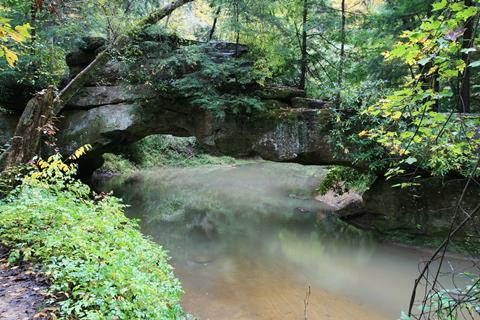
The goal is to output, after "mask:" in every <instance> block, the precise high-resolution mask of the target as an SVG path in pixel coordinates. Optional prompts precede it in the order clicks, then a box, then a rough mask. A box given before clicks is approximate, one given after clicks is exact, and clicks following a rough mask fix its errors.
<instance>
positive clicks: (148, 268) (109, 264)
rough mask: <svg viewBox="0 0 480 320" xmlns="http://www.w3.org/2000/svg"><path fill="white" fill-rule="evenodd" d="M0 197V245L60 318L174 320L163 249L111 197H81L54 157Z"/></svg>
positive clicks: (177, 291)
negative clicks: (36, 282) (42, 280)
mask: <svg viewBox="0 0 480 320" xmlns="http://www.w3.org/2000/svg"><path fill="white" fill-rule="evenodd" d="M38 163H39V167H40V168H41V169H40V170H39V171H38V172H33V173H32V174H30V175H29V176H27V177H26V178H25V179H24V181H23V184H22V185H21V186H19V187H18V188H17V189H16V190H15V191H13V192H12V193H11V194H10V195H9V196H8V197H7V198H6V199H5V200H3V201H2V202H0V212H1V214H0V239H1V240H0V243H1V245H2V246H4V247H6V248H7V249H8V250H9V251H10V259H9V261H10V262H11V263H13V262H17V261H29V262H32V263H33V264H34V265H36V266H37V267H38V268H39V271H40V272H41V273H42V274H44V275H45V276H46V277H47V278H48V279H49V282H50V289H49V290H50V293H51V294H52V297H55V298H54V299H52V301H51V302H52V303H54V304H55V305H56V306H57V307H58V309H57V310H56V314H57V316H58V317H59V318H60V319H92V320H93V319H179V318H181V317H182V315H183V311H182V308H181V306H180V304H179V302H180V298H181V295H182V289H181V287H180V283H179V281H178V280H177V279H176V278H175V277H174V275H173V272H172V268H171V267H170V265H169V264H168V257H167V254H166V253H165V251H164V250H163V249H162V248H161V247H160V246H159V245H157V244H155V243H153V242H151V241H150V240H148V239H146V238H145V237H144V236H143V235H142V234H141V233H140V231H139V229H138V226H137V224H136V223H135V222H133V221H131V220H129V219H128V218H126V217H125V215H124V205H123V204H122V203H121V202H120V200H118V199H116V198H113V197H105V198H103V199H97V201H94V200H91V199H89V197H88V195H89V193H90V190H89V188H88V187H87V186H85V185H83V184H82V183H81V182H79V181H77V180H74V179H73V178H72V177H73V176H72V174H73V173H74V172H75V168H74V167H72V166H68V165H65V164H64V163H63V162H62V160H61V159H60V158H59V157H53V158H50V159H49V161H39V162H38Z"/></svg>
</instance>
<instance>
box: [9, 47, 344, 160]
mask: <svg viewBox="0 0 480 320" xmlns="http://www.w3.org/2000/svg"><path fill="white" fill-rule="evenodd" d="M102 44H103V42H102V41H101V40H99V39H93V40H92V39H90V40H89V41H88V42H87V43H86V44H84V45H83V46H82V47H81V49H79V51H78V52H74V53H72V54H70V55H69V56H68V57H67V64H68V65H69V67H70V70H71V73H72V75H74V74H75V73H78V72H79V70H81V69H82V68H83V67H85V66H86V65H88V63H89V62H91V61H92V60H93V59H94V58H95V54H96V53H97V52H98V51H99V50H100V48H101V46H102ZM211 46H212V48H213V50H212V53H213V54H214V55H216V56H219V57H223V58H229V57H230V56H232V55H235V54H236V53H237V52H238V51H239V50H238V48H236V49H232V45H229V44H225V43H214V44H212V45H211ZM154 48H155V47H154ZM155 50H157V49H154V50H153V51H152V50H150V52H148V53H147V54H146V57H147V58H146V59H151V58H152V57H155V55H156V51H155ZM244 50H245V48H243V47H242V48H241V51H244ZM118 68H119V67H118V63H116V62H111V63H109V64H108V65H107V66H106V67H105V68H103V69H102V70H99V71H98V72H97V74H96V75H95V77H94V78H93V80H92V81H90V83H89V84H88V85H87V86H85V87H84V88H83V89H82V90H81V91H80V92H79V93H78V94H77V96H76V97H74V98H73V99H72V100H71V101H70V102H69V103H68V105H67V107H66V108H65V110H64V111H63V112H62V114H61V117H60V120H59V123H58V127H59V129H60V131H59V134H58V137H57V138H58V141H57V145H58V146H59V148H60V149H61V151H62V152H63V153H65V154H69V153H71V152H72V151H74V150H75V149H77V148H78V147H80V146H82V145H85V144H90V145H92V146H93V150H92V151H91V152H90V153H89V155H88V159H86V160H84V161H87V162H88V164H89V165H88V167H90V168H97V167H99V166H100V165H101V163H102V161H103V160H102V157H101V155H102V154H103V153H106V152H112V153H116V152H119V151H120V150H121V149H122V147H124V146H125V145H128V144H130V143H133V142H136V141H138V140H140V139H142V138H144V137H146V136H149V135H153V134H171V135H175V136H194V137H196V138H197V140H198V141H199V143H200V144H201V145H202V146H203V147H205V148H206V149H207V150H209V151H211V152H215V153H219V154H224V155H230V156H234V157H254V156H259V157H261V158H263V159H266V160H272V161H280V162H297V163H301V164H320V165H327V164H349V161H348V159H342V158H339V157H336V156H335V155H334V153H333V151H332V149H331V148H330V146H329V143H328V141H327V136H326V130H325V128H324V127H323V126H322V123H326V122H327V121H326V117H329V116H330V115H331V112H330V111H329V110H328V108H326V107H325V106H326V105H327V103H326V102H325V101H321V100H313V99H308V98H306V97H305V92H303V91H302V90H298V89H295V88H290V87H284V86H272V87H269V88H263V89H262V91H261V93H260V94H258V95H259V96H260V97H261V100H262V102H263V103H264V105H265V106H266V111H265V112H256V113H245V112H241V113H237V114H234V113H231V112H228V111H227V112H226V113H225V114H224V116H222V117H218V116H216V115H215V114H214V113H213V112H211V111H208V109H207V108H202V107H199V106H195V105H193V104H192V103H190V101H189V100H188V99H183V98H174V99H172V98H168V97H163V96H161V95H159V94H157V93H155V92H153V91H152V90H150V89H148V87H147V86H145V85H139V84H132V83H129V82H127V81H125V80H124V79H123V78H122V77H121V76H120V75H119V73H120V71H119V70H118ZM3 118H4V119H3V120H4V121H2V124H1V126H2V128H0V129H1V130H0V131H1V132H2V136H1V138H2V140H3V142H6V141H7V140H8V139H9V138H10V136H11V132H13V126H14V124H15V121H16V119H18V115H10V116H7V115H3Z"/></svg>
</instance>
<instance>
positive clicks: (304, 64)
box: [299, 0, 308, 90]
mask: <svg viewBox="0 0 480 320" xmlns="http://www.w3.org/2000/svg"><path fill="white" fill-rule="evenodd" d="M302 17H303V24H302V47H301V51H302V57H301V61H300V85H299V88H300V89H302V90H305V86H306V82H307V70H308V48H307V45H308V43H307V39H308V37H307V24H308V0H303V15H302Z"/></svg>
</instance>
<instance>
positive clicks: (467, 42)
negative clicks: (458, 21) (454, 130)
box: [458, 0, 476, 113]
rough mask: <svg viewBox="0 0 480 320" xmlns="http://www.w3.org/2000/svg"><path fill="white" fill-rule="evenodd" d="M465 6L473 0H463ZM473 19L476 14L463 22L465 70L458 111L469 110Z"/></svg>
mask: <svg viewBox="0 0 480 320" xmlns="http://www.w3.org/2000/svg"><path fill="white" fill-rule="evenodd" d="M464 3H465V6H466V7H467V8H468V7H474V6H475V4H474V2H473V0H465V2H464ZM475 20H476V15H475V16H473V17H470V18H469V19H468V20H467V21H466V22H465V28H464V30H465V31H464V33H463V40H462V49H463V50H462V60H463V61H464V62H465V66H466V67H465V70H464V71H463V76H462V78H461V85H460V95H459V97H460V101H459V103H458V111H459V112H464V113H468V112H470V111H471V92H470V91H471V68H470V67H469V64H470V52H469V50H468V49H469V48H471V47H472V46H473V42H474V38H475Z"/></svg>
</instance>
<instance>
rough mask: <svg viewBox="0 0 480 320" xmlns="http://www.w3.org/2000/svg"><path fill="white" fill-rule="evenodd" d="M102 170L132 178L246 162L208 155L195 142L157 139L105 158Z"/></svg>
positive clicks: (159, 137) (140, 142)
mask: <svg viewBox="0 0 480 320" xmlns="http://www.w3.org/2000/svg"><path fill="white" fill-rule="evenodd" d="M103 158H104V160H105V163H104V165H103V166H102V170H104V171H107V172H113V173H121V174H128V173H131V172H133V171H135V170H138V169H147V168H154V167H197V166H210V165H228V164H238V163H243V162H244V161H241V160H236V159H234V158H231V157H227V156H213V155H210V154H207V153H205V152H204V151H203V150H202V149H201V147H200V146H199V145H198V144H197V142H196V140H195V138H179V137H173V136H168V135H153V136H149V137H146V138H144V139H142V140H140V141H139V142H136V143H134V144H133V145H131V146H129V147H128V148H127V150H125V151H124V152H123V153H122V154H120V155H114V154H105V155H104V156H103Z"/></svg>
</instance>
